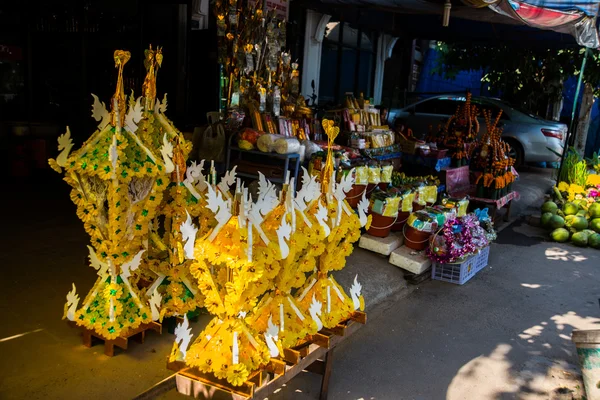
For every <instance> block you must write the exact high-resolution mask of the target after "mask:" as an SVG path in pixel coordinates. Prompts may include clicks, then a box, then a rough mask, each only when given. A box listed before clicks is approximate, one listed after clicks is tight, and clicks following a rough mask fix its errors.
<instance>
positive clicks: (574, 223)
mask: <svg viewBox="0 0 600 400" xmlns="http://www.w3.org/2000/svg"><path fill="white" fill-rule="evenodd" d="M588 225H589V222H588V220H587V219H585V217H582V216H579V215H576V216H575V218H573V219H572V220H571V222H570V223H569V224H568V227H569V228H571V229H574V230H576V231H582V230H584V229H587V228H588Z"/></svg>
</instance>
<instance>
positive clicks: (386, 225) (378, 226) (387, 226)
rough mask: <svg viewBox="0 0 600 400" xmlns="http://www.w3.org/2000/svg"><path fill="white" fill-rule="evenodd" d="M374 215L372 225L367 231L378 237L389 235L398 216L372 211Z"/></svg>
mask: <svg viewBox="0 0 600 400" xmlns="http://www.w3.org/2000/svg"><path fill="white" fill-rule="evenodd" d="M371 215H372V216H373V217H372V218H373V219H372V220H371V227H370V228H369V229H368V230H367V233H368V234H369V235H371V236H377V237H381V238H384V237H388V236H389V234H390V231H391V230H392V226H394V223H395V222H396V220H397V218H398V217H384V216H383V215H381V214H377V213H374V212H372V213H371Z"/></svg>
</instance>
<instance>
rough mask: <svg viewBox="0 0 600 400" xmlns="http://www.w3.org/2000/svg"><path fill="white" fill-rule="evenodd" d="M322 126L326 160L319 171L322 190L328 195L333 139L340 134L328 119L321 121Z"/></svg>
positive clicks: (331, 171)
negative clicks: (325, 145) (325, 139)
mask: <svg viewBox="0 0 600 400" xmlns="http://www.w3.org/2000/svg"><path fill="white" fill-rule="evenodd" d="M322 125H323V130H324V131H325V134H326V135H327V160H326V161H325V166H324V167H323V169H322V170H321V187H322V188H323V192H324V193H329V189H330V188H329V185H330V181H331V176H332V175H333V168H334V163H333V149H332V147H333V142H334V141H335V138H336V137H337V135H338V134H339V133H340V128H338V127H337V126H335V125H334V122H333V121H332V120H329V119H323V122H322Z"/></svg>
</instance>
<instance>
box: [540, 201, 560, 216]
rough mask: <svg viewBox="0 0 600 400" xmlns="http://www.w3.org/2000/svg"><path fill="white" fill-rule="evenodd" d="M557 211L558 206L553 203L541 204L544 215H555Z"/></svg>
mask: <svg viewBox="0 0 600 400" xmlns="http://www.w3.org/2000/svg"><path fill="white" fill-rule="evenodd" d="M557 210H558V206H557V205H556V203H555V202H553V201H547V202H545V203H544V204H542V212H544V213H547V212H550V213H552V214H556V211H557Z"/></svg>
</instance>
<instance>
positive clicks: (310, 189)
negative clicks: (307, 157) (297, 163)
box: [294, 167, 321, 228]
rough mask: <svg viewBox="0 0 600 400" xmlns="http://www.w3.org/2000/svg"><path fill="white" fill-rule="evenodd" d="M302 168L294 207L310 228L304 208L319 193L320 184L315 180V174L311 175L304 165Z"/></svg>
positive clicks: (306, 207) (310, 224)
mask: <svg viewBox="0 0 600 400" xmlns="http://www.w3.org/2000/svg"><path fill="white" fill-rule="evenodd" d="M302 170H303V173H302V188H301V189H300V190H299V191H298V192H296V198H295V199H294V207H296V209H297V210H298V211H300V215H301V216H302V219H303V220H304V223H305V224H306V225H307V226H308V227H309V228H310V227H312V222H310V219H308V217H307V215H306V210H307V209H308V207H309V206H310V204H312V202H313V201H315V200H316V199H317V198H319V196H320V195H321V186H320V184H319V182H317V177H316V176H311V175H310V174H309V173H308V171H307V170H306V168H304V167H302Z"/></svg>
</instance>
